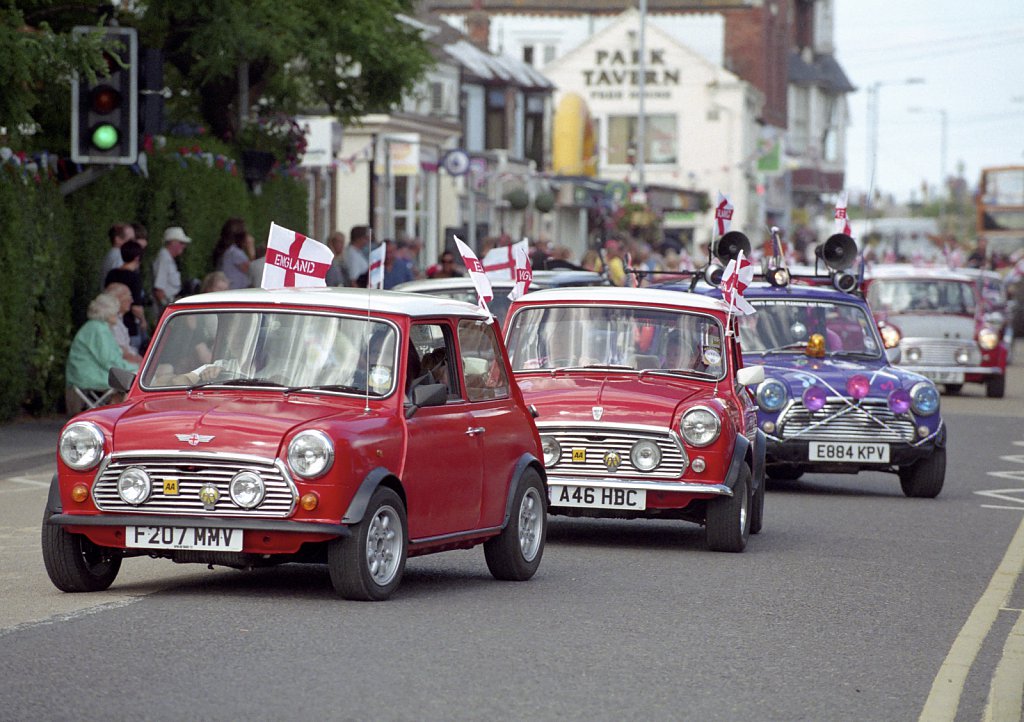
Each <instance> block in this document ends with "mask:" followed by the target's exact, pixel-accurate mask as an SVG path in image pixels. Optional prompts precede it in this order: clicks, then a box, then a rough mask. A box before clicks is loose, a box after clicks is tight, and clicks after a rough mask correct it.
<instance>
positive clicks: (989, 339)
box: [864, 264, 1009, 398]
mask: <svg viewBox="0 0 1024 722" xmlns="http://www.w3.org/2000/svg"><path fill="white" fill-rule="evenodd" d="M978 282H979V279H978V278H977V276H976V275H969V274H966V273H961V272H959V271H956V270H950V269H946V268H932V267H918V266H910V265H901V264H896V265H883V266H876V267H874V268H872V269H871V270H870V271H869V273H868V274H867V277H866V278H865V281H864V283H865V287H866V297H867V300H868V304H869V305H870V306H871V310H872V313H874V315H875V320H876V321H878V323H879V328H880V330H881V331H882V339H883V340H884V341H885V344H886V346H887V347H896V346H898V348H899V349H900V360H899V362H898V365H899V366H901V367H903V368H906V369H908V370H910V371H914V372H916V373H919V374H921V375H922V376H925V377H927V378H929V379H931V380H932V381H933V382H934V383H936V384H943V385H944V386H945V389H946V392H947V393H951V394H956V393H959V392H960V389H961V388H963V385H964V384H965V383H980V384H984V385H985V393H986V395H987V396H989V397H992V398H1002V397H1003V395H1004V394H1005V392H1006V366H1007V361H1008V356H1009V348H1008V347H1007V343H1006V339H1005V336H1004V328H1003V324H1004V322H1005V319H1004V318H1002V317H996V316H994V315H992V314H990V313H986V311H985V305H984V303H983V302H982V299H981V297H980V294H979V290H978Z"/></svg>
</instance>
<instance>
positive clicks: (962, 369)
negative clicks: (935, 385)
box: [899, 363, 1004, 383]
mask: <svg viewBox="0 0 1024 722" xmlns="http://www.w3.org/2000/svg"><path fill="white" fill-rule="evenodd" d="M899 367H900V368H901V369H904V370H906V371H912V372H914V373H915V374H921V375H922V376H925V377H931V376H932V375H938V376H941V375H943V374H950V373H956V374H964V375H965V376H1002V375H1003V372H1004V369H1003V368H1002V367H1001V366H934V365H933V366H911V365H909V364H902V363H901V364H900V365H899ZM939 383H942V382H941V381H939Z"/></svg>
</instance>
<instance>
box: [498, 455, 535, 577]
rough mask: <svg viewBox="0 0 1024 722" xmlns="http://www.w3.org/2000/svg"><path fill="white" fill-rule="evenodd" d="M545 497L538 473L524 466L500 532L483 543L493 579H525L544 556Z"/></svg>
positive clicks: (532, 572)
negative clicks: (510, 512)
mask: <svg viewBox="0 0 1024 722" xmlns="http://www.w3.org/2000/svg"><path fill="white" fill-rule="evenodd" d="M547 528H548V514H547V497H546V495H545V493H544V484H542V483H541V480H540V474H538V473H537V472H536V471H535V470H534V469H527V470H526V471H525V472H524V473H523V476H522V479H521V480H520V484H519V488H518V489H516V495H515V497H514V498H513V499H512V514H511V516H510V517H509V520H508V524H506V525H505V528H504V529H502V531H501V534H499V535H498V536H496V537H493V538H492V539H488V540H487V541H486V542H484V558H485V559H486V560H487V568H488V569H490V570H491V575H492V576H493V577H494V578H495V579H501V580H503V581H510V582H522V581H526V580H527V579H529V578H530V577H532V576H533V575H534V573H535V572H536V571H537V567H539V566H540V558H541V557H542V556H543V555H544V540H545V538H546V536H547Z"/></svg>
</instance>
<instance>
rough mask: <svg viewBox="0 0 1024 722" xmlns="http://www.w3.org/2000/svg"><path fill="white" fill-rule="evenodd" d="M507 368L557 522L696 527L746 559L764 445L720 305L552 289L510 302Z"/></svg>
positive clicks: (755, 374)
mask: <svg viewBox="0 0 1024 722" xmlns="http://www.w3.org/2000/svg"><path fill="white" fill-rule="evenodd" d="M505 340H506V344H507V346H508V349H509V358H510V359H511V360H512V368H513V371H514V373H515V376H516V381H517V382H518V383H519V388H520V389H522V392H523V396H524V397H525V398H526V400H527V402H528V403H530V404H531V405H533V406H534V407H535V408H536V409H537V412H538V416H537V427H538V430H539V431H540V435H541V443H542V445H543V451H544V465H545V467H546V468H547V473H548V482H549V484H550V486H549V493H550V496H549V502H550V510H551V513H552V514H563V515H569V516H590V517H609V518H627V519H633V518H641V517H658V518H668V519H684V520H688V521H693V522H696V523H698V524H703V525H704V526H705V528H706V542H707V545H708V547H709V548H711V549H713V550H718V551H731V552H739V551H743V549H744V547H745V546H746V544H747V538H748V535H749V534H750V533H757V532H758V531H760V530H761V526H762V523H763V515H764V488H765V487H764V454H765V439H764V435H763V433H762V432H761V431H760V430H758V428H757V407H756V405H755V404H754V402H753V400H752V399H751V396H750V394H749V392H748V391H747V389H746V388H745V387H746V386H750V385H752V384H757V383H760V382H761V381H763V380H764V370H763V368H762V367H760V366H752V367H749V368H743V362H742V356H741V354H740V348H739V342H738V338H737V336H736V319H735V318H732V319H731V320H730V319H729V315H728V309H727V307H726V305H725V304H724V303H723V302H722V301H720V300H717V299H712V298H708V297H705V296H699V295H697V294H682V293H678V292H675V291H666V290H655V289H632V288H600V287H596V288H573V289H552V290H545V291H537V292H535V293H530V294H527V295H526V296H524V297H523V298H521V299H520V300H519V301H517V302H516V303H514V304H513V305H512V308H511V309H510V311H509V316H508V318H507V319H506V322H505Z"/></svg>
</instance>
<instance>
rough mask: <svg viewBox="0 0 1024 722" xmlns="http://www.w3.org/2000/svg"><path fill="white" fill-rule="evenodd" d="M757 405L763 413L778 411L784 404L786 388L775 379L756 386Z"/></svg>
mask: <svg viewBox="0 0 1024 722" xmlns="http://www.w3.org/2000/svg"><path fill="white" fill-rule="evenodd" d="M755 395H756V396H757V405H758V406H760V407H761V408H762V409H764V410H765V411H778V410H779V409H781V408H782V405H783V404H785V403H786V396H787V394H786V387H785V385H783V383H782V382H781V381H779V380H777V379H766V380H764V381H762V382H761V383H760V384H758V385H757V393H756V394H755Z"/></svg>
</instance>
